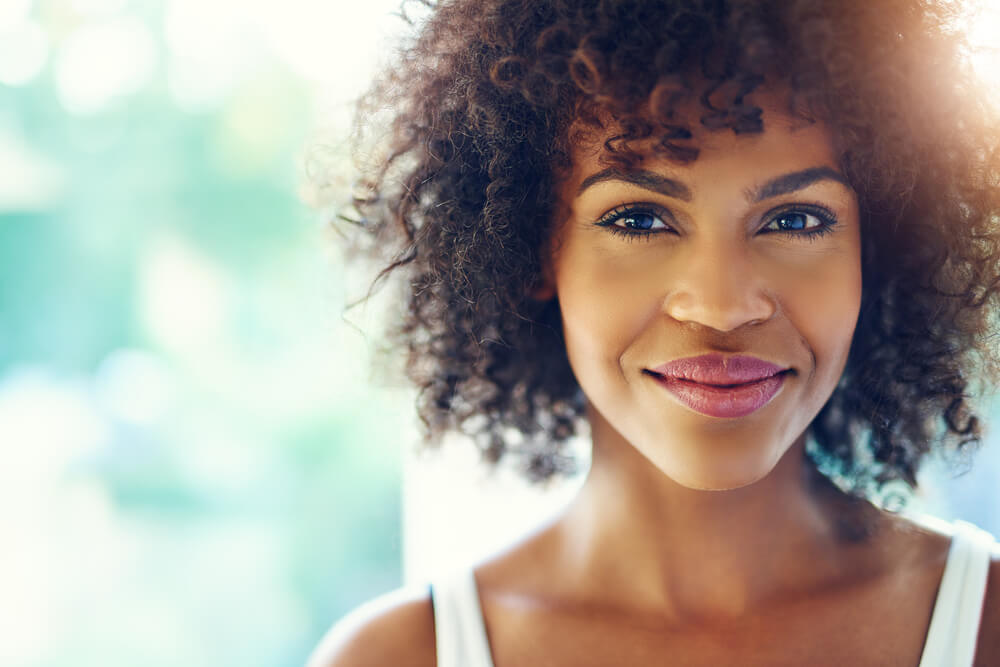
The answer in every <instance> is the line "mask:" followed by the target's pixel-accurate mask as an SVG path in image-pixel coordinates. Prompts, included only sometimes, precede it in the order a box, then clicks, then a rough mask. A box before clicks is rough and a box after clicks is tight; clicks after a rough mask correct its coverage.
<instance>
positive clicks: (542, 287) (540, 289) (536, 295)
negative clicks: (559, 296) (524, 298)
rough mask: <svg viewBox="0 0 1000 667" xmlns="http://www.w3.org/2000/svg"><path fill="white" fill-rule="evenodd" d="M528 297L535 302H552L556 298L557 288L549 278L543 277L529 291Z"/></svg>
mask: <svg viewBox="0 0 1000 667" xmlns="http://www.w3.org/2000/svg"><path fill="white" fill-rule="evenodd" d="M528 296H529V297H530V298H532V299H534V300H535V301H550V300H552V299H554V298H555V297H556V286H555V285H553V284H552V281H550V280H549V279H548V278H545V277H543V278H542V280H541V281H539V282H538V283H537V284H536V285H535V286H533V287H532V288H531V289H529V290H528Z"/></svg>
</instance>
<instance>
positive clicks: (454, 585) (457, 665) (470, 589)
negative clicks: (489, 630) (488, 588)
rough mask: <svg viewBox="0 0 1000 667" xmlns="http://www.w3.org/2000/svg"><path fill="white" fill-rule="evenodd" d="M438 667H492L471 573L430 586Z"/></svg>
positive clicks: (474, 580) (481, 613) (439, 581)
mask: <svg viewBox="0 0 1000 667" xmlns="http://www.w3.org/2000/svg"><path fill="white" fill-rule="evenodd" d="M431 601H432V603H433V606H434V635H435V639H436V642H437V664H438V667H493V660H492V658H491V657H490V643H489V639H488V637H487V636H486V623H485V622H484V621H483V611H482V607H481V605H480V603H479V591H478V589H477V587H476V578H475V575H474V574H473V571H472V569H471V568H470V569H466V570H463V571H461V572H458V573H456V574H452V575H451V576H448V577H443V578H441V579H440V580H438V581H436V582H435V583H432V584H431Z"/></svg>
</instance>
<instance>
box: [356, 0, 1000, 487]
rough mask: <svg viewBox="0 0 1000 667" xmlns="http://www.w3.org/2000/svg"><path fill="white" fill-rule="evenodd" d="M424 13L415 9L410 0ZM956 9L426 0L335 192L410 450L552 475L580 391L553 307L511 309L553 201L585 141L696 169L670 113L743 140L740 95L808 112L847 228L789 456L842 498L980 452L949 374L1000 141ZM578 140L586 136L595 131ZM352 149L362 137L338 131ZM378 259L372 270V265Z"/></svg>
mask: <svg viewBox="0 0 1000 667" xmlns="http://www.w3.org/2000/svg"><path fill="white" fill-rule="evenodd" d="M423 4H429V3H426V2H424V3H423ZM958 10H959V8H958V7H957V6H956V5H955V4H954V3H939V4H934V3H930V2H925V1H917V0H879V1H877V2H874V1H861V0H857V1H853V2H844V1H843V0H674V1H670V0H659V1H652V0H648V1H647V0H442V1H441V2H438V3H437V4H436V5H435V6H433V8H432V12H431V13H430V16H429V18H428V19H427V20H426V21H425V22H424V23H423V24H422V25H421V28H420V30H419V31H418V33H417V34H416V36H415V37H414V38H413V41H412V43H410V44H409V45H407V46H406V48H404V49H403V50H402V52H401V54H400V58H399V59H398V62H397V64H396V65H395V66H394V67H393V68H391V69H389V70H387V71H386V72H384V73H383V75H382V78H380V79H379V80H378V81H377V82H376V83H375V84H374V86H373V88H372V90H371V91H370V93H369V94H368V95H367V96H365V97H364V98H363V100H362V101H361V103H360V106H359V112H358V116H357V122H358V129H359V131H360V132H359V135H358V136H361V137H368V138H371V134H372V132H371V131H372V129H373V128H375V127H376V126H377V125H378V119H382V118H385V117H386V115H388V121H387V122H386V123H385V124H384V126H383V127H382V129H383V133H382V134H380V135H376V137H375V139H376V140H377V141H375V144H377V145H379V146H381V147H382V149H383V150H385V151H387V152H385V153H383V154H381V157H380V158H378V159H377V160H376V163H375V165H374V168H371V169H368V170H367V171H366V172H365V177H364V179H363V180H362V182H361V185H362V190H361V193H360V194H359V195H357V196H356V197H355V206H356V207H357V209H358V211H359V213H360V216H361V217H360V220H359V221H360V222H362V223H363V227H364V228H365V229H366V230H367V231H369V232H371V233H372V234H373V240H374V244H373V247H374V248H375V249H376V253H378V252H384V250H385V249H386V248H392V252H393V253H395V254H394V255H391V258H389V263H388V266H387V268H385V270H384V271H383V272H382V274H380V277H384V276H385V275H387V274H389V273H392V272H396V271H400V272H402V273H404V274H405V275H406V276H407V278H408V282H407V283H406V293H407V307H406V310H405V313H404V316H403V318H402V320H401V322H400V323H398V326H396V327H394V329H393V332H392V333H393V340H395V341H397V342H401V343H402V344H403V345H404V346H405V349H406V350H407V359H408V363H407V373H408V375H409V377H410V378H411V379H412V380H413V381H414V382H415V383H416V385H417V386H418V387H419V389H420V394H419V400H418V408H419V413H420V415H421V417H422V419H423V421H424V423H425V425H426V433H427V435H428V439H429V440H430V441H436V440H438V439H440V436H442V435H443V434H444V433H445V432H447V431H459V432H464V433H466V434H468V435H470V436H472V437H473V438H474V439H475V441H476V442H477V443H478V444H479V446H480V447H481V449H482V451H483V453H484V455H485V456H486V457H487V458H488V459H489V460H491V461H496V460H499V459H500V458H502V457H504V456H505V455H506V454H508V453H511V452H518V453H520V454H523V455H525V457H526V458H525V459H524V460H525V465H526V470H527V472H528V474H529V475H530V476H531V477H533V478H535V479H545V478H548V477H550V476H552V475H553V474H555V473H558V472H560V471H565V470H567V469H570V468H571V467H572V462H573V461H572V457H571V456H570V455H569V454H568V453H567V449H566V445H567V441H568V439H569V438H570V437H571V436H572V435H573V434H574V432H575V431H576V429H577V428H578V426H579V424H580V423H581V419H582V417H583V410H584V399H583V397H582V394H581V391H580V388H579V386H578V384H577V382H576V380H575V378H574V376H573V373H572V371H571V369H570V366H569V363H568V361H567V358H566V351H565V346H564V344H563V340H562V332H561V323H560V315H559V308H558V304H557V303H556V302H555V300H549V301H539V300H536V299H534V298H532V296H531V290H532V287H533V286H536V285H537V284H538V283H539V280H540V276H541V270H542V257H543V253H544V248H545V247H546V244H547V242H548V240H549V238H548V235H549V234H550V232H551V228H552V224H551V222H552V220H553V218H554V216H555V214H556V212H555V208H554V207H555V206H556V201H557V197H556V187H557V184H558V183H559V179H560V178H561V177H563V176H565V175H566V173H567V171H568V169H569V166H570V154H571V147H572V145H573V144H574V141H578V140H580V134H579V132H578V131H577V130H578V129H579V128H584V130H583V131H587V130H588V128H589V130H602V131H603V130H605V129H606V128H607V127H609V125H608V124H607V123H606V120H607V119H609V118H610V119H613V121H614V125H613V127H615V128H620V131H619V132H618V133H617V134H616V135H615V136H614V137H612V138H611V139H609V140H608V141H607V142H606V144H605V151H606V155H605V157H606V159H608V160H610V161H612V162H616V161H617V162H621V163H623V164H629V163H631V162H632V161H633V160H635V159H636V158H637V157H638V155H639V152H638V150H639V149H638V147H639V146H640V144H641V145H642V146H643V147H648V145H649V143H650V141H652V142H653V143H654V144H655V149H654V150H656V151H657V152H658V153H660V154H662V155H665V156H666V157H668V158H670V159H672V160H675V161H677V162H680V163H685V162H690V161H692V160H695V159H697V156H698V148H697V146H696V145H695V142H694V141H693V140H692V132H691V127H690V126H689V125H688V124H687V123H688V122H689V121H690V120H691V115H690V113H681V112H680V110H681V109H690V108H692V106H691V105H692V104H693V105H694V107H693V108H696V109H700V111H699V113H700V117H697V118H696V120H697V121H698V122H699V123H700V124H701V125H702V126H705V127H707V128H709V129H713V130H728V131H732V132H737V133H744V132H761V131H763V129H764V128H763V119H762V113H761V109H760V108H759V107H757V106H755V105H754V104H753V102H752V97H753V95H752V93H753V91H754V90H756V89H758V88H759V87H760V86H761V85H762V83H765V82H766V84H774V83H779V84H781V86H782V89H787V90H789V91H790V94H789V100H788V104H789V111H790V112H791V113H793V114H795V115H797V116H799V117H802V118H806V119H818V120H822V121H823V122H824V123H826V124H827V125H828V126H829V127H830V129H831V131H832V134H833V139H834V145H835V148H836V150H837V151H838V154H839V155H840V157H841V167H842V168H843V170H844V173H845V174H846V175H847V177H848V179H849V181H850V182H851V184H852V185H853V187H854V189H855V190H856V191H857V193H858V197H859V205H860V210H861V216H862V239H863V248H862V275H863V288H862V305H861V313H860V317H859V321H858V325H857V329H856V332H855V336H854V339H853V342H852V346H851V350H850V355H849V359H848V362H847V366H846V368H845V371H844V374H843V376H842V378H841V380H840V382H839V384H838V386H837V387H836V389H835V391H834V393H833V395H832V397H831V398H830V399H829V401H828V402H827V404H826V405H825V406H824V408H823V409H822V411H821V412H820V413H819V414H818V415H817V417H816V418H815V419H814V421H813V422H812V424H811V425H810V427H809V435H810V438H811V441H812V442H811V449H810V452H811V454H812V456H813V458H814V460H816V461H820V460H825V461H826V462H827V464H828V465H829V464H831V462H832V466H833V468H834V469H835V470H837V471H839V473H840V474H842V475H843V476H844V477H845V478H846V479H847V480H848V486H849V487H850V488H851V489H852V490H854V491H858V492H861V491H863V490H864V489H863V488H862V487H864V488H865V489H868V490H869V491H870V490H871V486H870V485H871V484H873V483H874V484H875V486H876V487H877V488H881V486H882V485H884V484H885V483H887V482H889V481H891V480H903V481H904V482H906V483H907V484H908V485H910V486H911V487H913V486H915V485H916V473H917V470H918V468H919V465H920V463H921V461H922V460H923V459H924V457H925V456H926V455H927V454H928V453H929V452H931V451H932V450H937V449H941V450H947V451H955V450H958V451H963V450H966V449H968V448H969V446H970V445H973V444H976V443H978V442H979V441H980V439H981V435H982V434H981V425H980V421H979V419H978V418H977V416H976V415H975V414H974V410H973V407H972V405H971V399H972V398H973V397H974V393H973V388H972V387H973V386H974V385H972V386H970V383H972V381H973V380H974V379H975V378H976V377H979V378H983V379H984V381H990V382H992V381H995V380H996V378H997V377H998V372H1000V369H998V367H1000V362H998V359H997V354H996V351H995V349H994V346H991V344H990V343H991V340H992V336H993V331H994V328H995V323H996V322H995V317H994V313H995V306H996V301H997V296H998V292H1000V287H998V285H1000V262H998V259H1000V238H998V221H1000V187H998V184H1000V148H998V146H1000V127H998V121H997V116H996V114H995V109H993V108H992V107H990V105H989V104H988V103H987V102H986V101H984V99H983V97H984V96H983V95H982V93H981V90H980V89H979V87H980V86H981V85H982V84H981V83H979V82H978V81H977V80H976V79H975V77H974V75H973V74H972V73H971V69H970V66H969V58H968V50H967V49H966V47H965V42H964V37H963V33H962V32H961V31H960V30H959V29H958V27H957V23H956V19H957V17H958V15H959V14H958ZM595 136H596V135H595ZM361 144H362V148H364V147H365V146H369V147H370V145H371V144H369V143H367V140H365V139H363V140H362V141H361ZM383 257H385V255H383Z"/></svg>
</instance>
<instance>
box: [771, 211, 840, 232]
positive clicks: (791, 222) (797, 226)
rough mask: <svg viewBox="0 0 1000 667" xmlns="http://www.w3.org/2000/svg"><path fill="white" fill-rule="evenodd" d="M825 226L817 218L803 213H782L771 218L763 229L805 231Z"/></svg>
mask: <svg viewBox="0 0 1000 667" xmlns="http://www.w3.org/2000/svg"><path fill="white" fill-rule="evenodd" d="M824 226H826V223H825V222H824V221H823V220H820V218H819V217H817V216H815V215H812V214H811V213H806V212H805V211H784V212H782V213H779V214H778V215H776V216H774V217H773V218H771V221H770V222H768V223H767V227H765V229H767V230H769V231H775V232H795V231H806V230H812V229H817V228H822V227H824Z"/></svg>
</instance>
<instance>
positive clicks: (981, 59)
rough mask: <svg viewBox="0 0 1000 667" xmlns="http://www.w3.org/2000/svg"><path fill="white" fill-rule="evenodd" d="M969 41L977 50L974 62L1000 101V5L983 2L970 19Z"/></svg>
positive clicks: (986, 83)
mask: <svg viewBox="0 0 1000 667" xmlns="http://www.w3.org/2000/svg"><path fill="white" fill-rule="evenodd" d="M968 34H969V43H970V45H971V46H972V48H973V49H974V50H975V51H974V54H973V59H972V64H973V67H974V68H975V69H976V73H977V74H978V75H979V76H980V78H982V80H983V85H984V87H985V88H986V90H987V91H988V93H989V94H990V96H991V97H993V99H994V100H997V102H998V103H1000V41H998V39H997V35H1000V5H998V4H996V3H994V2H990V3H982V4H981V5H980V6H979V7H978V8H977V11H975V12H974V14H973V15H972V16H971V17H970V19H969V32H968Z"/></svg>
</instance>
